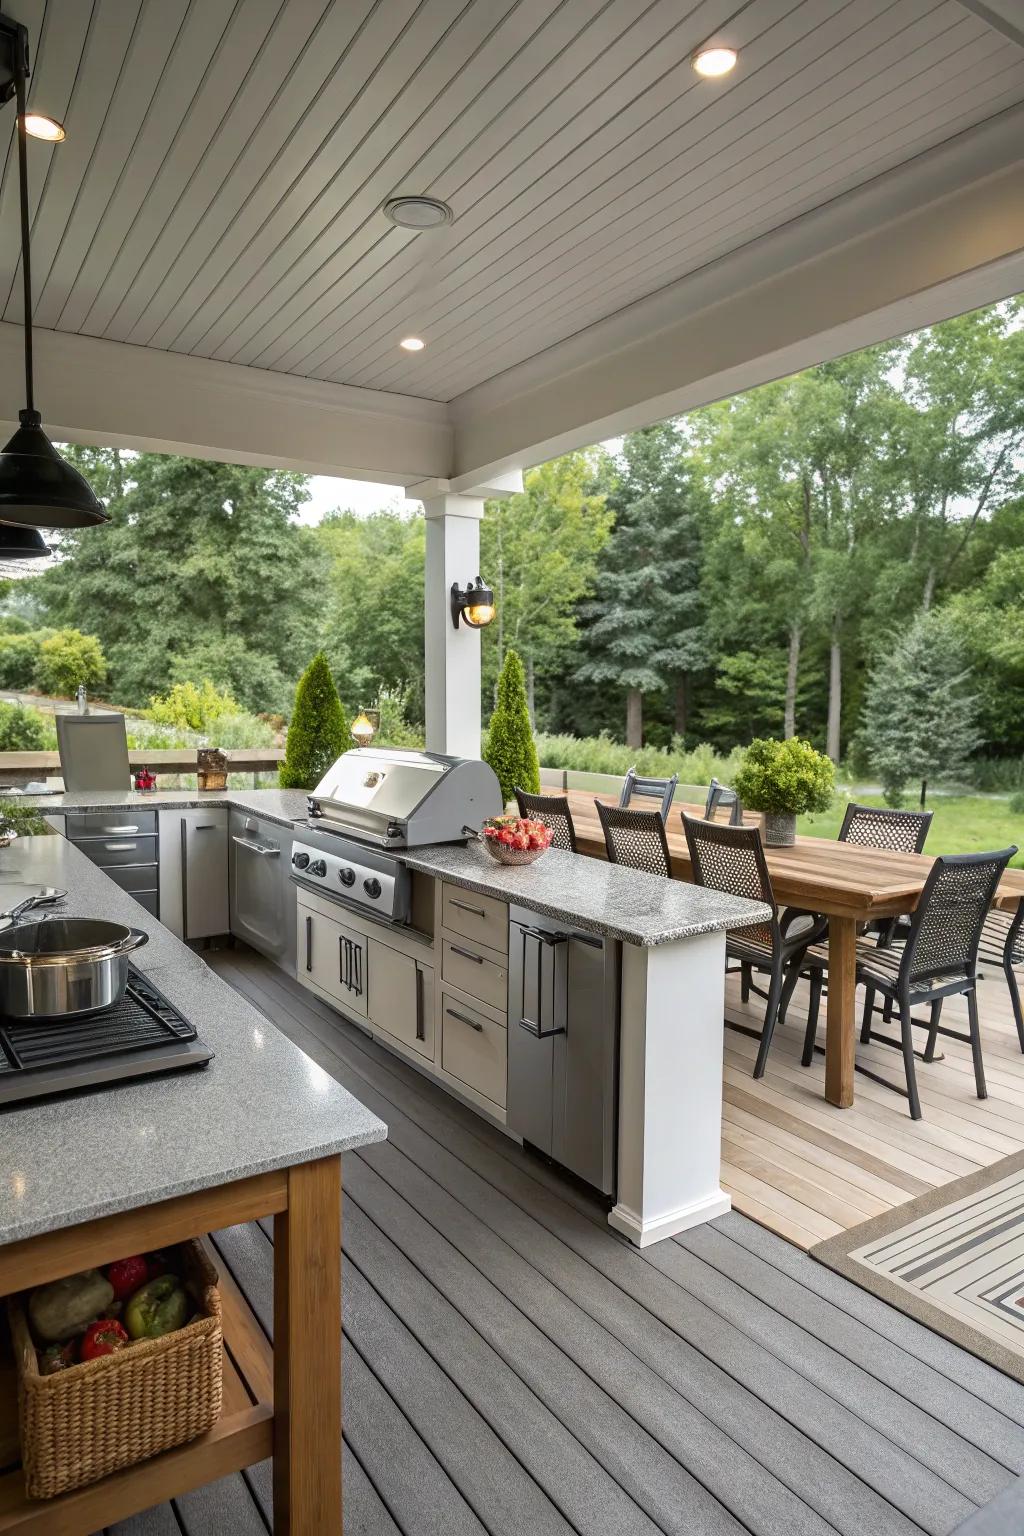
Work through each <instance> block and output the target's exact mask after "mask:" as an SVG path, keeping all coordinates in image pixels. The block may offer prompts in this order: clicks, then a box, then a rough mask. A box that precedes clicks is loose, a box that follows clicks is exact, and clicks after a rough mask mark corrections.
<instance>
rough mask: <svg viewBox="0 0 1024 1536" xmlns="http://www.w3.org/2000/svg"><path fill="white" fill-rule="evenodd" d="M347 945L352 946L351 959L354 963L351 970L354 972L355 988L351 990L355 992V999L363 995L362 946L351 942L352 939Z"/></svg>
mask: <svg viewBox="0 0 1024 1536" xmlns="http://www.w3.org/2000/svg"><path fill="white" fill-rule="evenodd" d="M349 943H350V944H351V945H352V959H353V961H354V962H355V964H354V966H353V969H354V971H355V986H354V987H353V988H352V990H353V991H354V992H355V994H356V997H362V995H363V946H362V945H361V944H357V943H355V941H354V940H352V939H350V940H349Z"/></svg>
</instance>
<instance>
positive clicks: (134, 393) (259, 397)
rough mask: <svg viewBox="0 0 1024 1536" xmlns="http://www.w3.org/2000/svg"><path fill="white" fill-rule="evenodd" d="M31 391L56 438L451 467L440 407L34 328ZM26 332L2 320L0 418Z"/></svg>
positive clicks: (308, 463) (15, 382) (11, 407)
mask: <svg viewBox="0 0 1024 1536" xmlns="http://www.w3.org/2000/svg"><path fill="white" fill-rule="evenodd" d="M34 336H35V375H36V400H37V402H38V404H39V407H40V409H41V411H42V415H43V425H44V427H45V428H46V431H47V432H48V434H49V435H50V437H51V438H53V439H54V440H55V441H57V442H73V443H85V444H99V445H107V446H113V447H121V448H136V449H140V450H147V451H151V452H155V453H183V454H190V455H192V456H193V457H196V458H203V459H218V460H222V461H224V462H227V463H237V464H260V465H265V466H267V467H270V468H277V469H294V470H301V471H303V472H304V473H307V474H317V475H340V476H344V477H347V478H351V479H358V480H376V481H380V482H383V483H384V484H389V485H405V484H408V483H410V482H412V481H418V480H423V479H426V478H427V477H429V476H436V475H446V474H447V473H448V471H449V468H450V460H451V437H452V434H451V428H450V425H449V423H448V419H447V411H446V408H445V407H444V406H443V405H440V404H438V403H436V402H435V401H431V400H417V399H412V398H410V397H409V396H407V395H396V394H385V393H382V392H380V391H378V390H370V389H356V388H352V387H351V386H348V385H344V384H325V383H321V382H320V381H319V380H314V379H298V378H294V377H293V376H292V375H290V374H282V373H270V372H267V371H266V370H264V369H259V368H242V367H238V366H236V365H234V364H232V363H221V362H216V361H209V360H207V359H205V358H197V357H187V356H184V355H183V354H181V353H176V352H158V351H155V350H153V349H151V348H148V347H136V346H129V345H126V344H125V343H123V342H117V341H104V340H99V339H97V338H94V337H90V336H73V335H66V334H64V333H61V332H57V331H45V330H44V331H40V330H36V331H35V333H34ZM22 390H23V384H22V331H21V327H20V326H19V325H11V324H7V323H0V423H7V424H10V425H9V428H8V430H10V431H13V424H14V423H15V422H16V421H17V416H18V411H19V410H20V408H21V406H22V405H23V404H24V401H23V399H22Z"/></svg>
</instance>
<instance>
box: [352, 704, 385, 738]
mask: <svg viewBox="0 0 1024 1536" xmlns="http://www.w3.org/2000/svg"><path fill="white" fill-rule="evenodd" d="M379 725H380V716H379V714H378V712H377V710H375V709H361V710H360V711H359V713H358V715H356V717H355V719H354V720H353V721H352V724H351V726H350V727H349V731H350V733H351V736H352V740H353V741H354V742H355V744H356V746H357V747H368V746H369V745H370V742H371V741H372V740H373V738H374V737H375V736H376V734H377V727H378V726H379Z"/></svg>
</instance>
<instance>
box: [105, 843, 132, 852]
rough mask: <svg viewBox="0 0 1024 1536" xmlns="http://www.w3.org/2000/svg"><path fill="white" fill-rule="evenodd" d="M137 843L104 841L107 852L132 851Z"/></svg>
mask: <svg viewBox="0 0 1024 1536" xmlns="http://www.w3.org/2000/svg"><path fill="white" fill-rule="evenodd" d="M138 846H139V845H138V843H104V844H103V847H104V848H105V849H106V851H107V853H134V852H135V850H136V848H137V847H138Z"/></svg>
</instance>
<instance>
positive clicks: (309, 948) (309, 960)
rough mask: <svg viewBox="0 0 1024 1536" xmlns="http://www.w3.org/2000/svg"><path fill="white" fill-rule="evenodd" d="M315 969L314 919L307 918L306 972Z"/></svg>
mask: <svg viewBox="0 0 1024 1536" xmlns="http://www.w3.org/2000/svg"><path fill="white" fill-rule="evenodd" d="M312 969H313V919H312V918H311V917H310V916H309V915H308V914H307V916H306V970H307V971H311V970H312Z"/></svg>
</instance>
